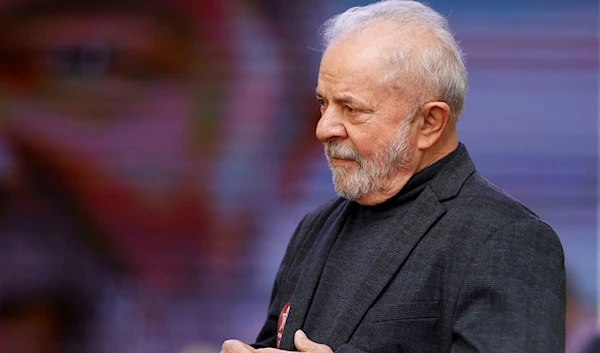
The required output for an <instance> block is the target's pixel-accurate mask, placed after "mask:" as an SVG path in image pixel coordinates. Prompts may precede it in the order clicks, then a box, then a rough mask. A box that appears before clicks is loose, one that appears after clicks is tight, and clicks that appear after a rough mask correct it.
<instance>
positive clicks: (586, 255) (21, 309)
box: [0, 0, 600, 353]
mask: <svg viewBox="0 0 600 353" xmlns="http://www.w3.org/2000/svg"><path fill="white" fill-rule="evenodd" d="M366 3H368V1H350V0H328V1H320V0H297V1H273V0H202V1H197V0H180V1H177V0H172V1H169V0H163V1H161V0H121V1H111V0H86V1H81V0H0V353H5V352H10V353H46V352H61V353H62V352H98V353H100V352H115V353H118V352H127V353H137V352H144V353H153V352H182V353H200V352H216V351H218V349H219V347H220V343H221V342H222V341H223V340H224V339H227V338H232V337H235V338H238V339H242V340H245V341H253V339H254V337H255V335H256V334H257V333H258V330H259V329H260V327H261V325H262V323H263V320H264V319H265V316H266V310H267V305H268V300H269V295H270V291H271V285H272V281H273V279H274V276H275V272H276V270H277V267H278V264H279V261H280V259H281V258H282V256H283V251H284V248H285V245H286V243H287V241H288V239H289V237H290V236H291V234H292V232H293V230H294V228H295V226H296V224H297V222H298V221H299V220H300V219H301V218H302V216H303V215H304V214H305V213H306V212H308V211H310V210H311V209H313V208H314V207H315V206H317V205H319V204H320V203H322V202H324V201H325V200H327V199H328V198H330V197H332V196H334V191H333V187H332V184H331V180H330V174H329V171H328V169H327V165H326V162H325V159H324V158H323V156H322V147H321V145H320V144H319V142H318V141H317V140H316V138H315V137H314V129H315V126H316V121H317V119H318V114H319V113H318V106H317V104H316V103H315V100H314V88H315V85H316V75H317V70H318V63H319V57H320V52H319V51H318V50H317V49H318V48H319V40H318V37H317V31H318V28H319V26H320V24H321V23H322V22H323V21H324V20H325V19H327V18H329V17H330V16H331V15H333V14H335V13H338V12H340V11H343V10H344V9H346V8H348V7H350V6H355V5H362V4H366ZM429 4H430V5H432V6H433V7H434V8H435V9H436V10H438V11H439V12H441V13H442V14H444V15H446V16H447V17H448V18H449V20H450V23H451V25H452V26H453V29H454V31H455V32H456V34H457V37H458V38H459V40H460V42H461V45H462V47H463V49H464V52H465V54H466V57H467V68H468V70H469V74H470V90H469V93H468V97H467V101H466V108H465V112H464V115H463V118H462V121H461V122H460V124H459V126H460V134H461V140H462V141H463V142H464V143H465V144H466V145H467V147H468V148H469V151H470V153H471V155H472V157H473V158H474V159H475V162H476V164H477V165H478V168H479V169H480V171H481V172H482V173H483V174H484V175H486V176H487V177H488V178H489V179H491V180H492V181H493V182H495V183H496V184H498V185H500V186H501V187H502V188H504V189H505V190H507V191H509V192H510V193H511V194H512V195H514V196H515V197H516V198H518V199H519V200H521V201H522V202H524V203H525V204H527V205H528V206H530V207H531V208H532V209H533V210H534V211H535V212H536V213H538V214H539V215H540V216H541V217H542V218H544V219H545V220H546V221H547V222H548V223H550V225H552V226H553V227H554V229H555V230H556V231H557V232H558V234H559V235H560V237H561V239H562V242H563V245H564V250H565V254H566V265H567V269H568V272H569V314H568V318H567V329H568V333H567V334H568V342H567V352H570V353H582V352H584V351H586V346H588V348H587V351H588V352H591V351H594V348H591V346H590V344H592V343H591V342H592V341H593V339H594V337H595V335H596V333H595V327H596V324H595V316H596V314H595V313H596V308H597V305H596V302H597V298H598V291H597V278H598V274H597V271H598V270H597V266H596V264H597V261H598V245H597V240H596V236H597V234H598V217H597V215H598V212H599V210H598V199H597V195H598V189H597V188H598V185H597V184H598V183H597V181H598V134H599V126H598V115H599V109H598V97H599V90H598V52H599V48H598V14H599V9H598V3H597V2H596V1H592V0H571V1H568V2H567V1H560V0H526V1H520V0H509V1H502V2H496V1H480V0H453V1H442V0H431V1H429ZM597 351H600V349H599V350H597Z"/></svg>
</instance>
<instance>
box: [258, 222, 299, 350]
mask: <svg viewBox="0 0 600 353" xmlns="http://www.w3.org/2000/svg"><path fill="white" fill-rule="evenodd" d="M307 217H308V216H304V218H303V219H302V221H300V223H299V224H298V226H297V227H296V230H295V231H294V234H293V235H292V238H291V239H290V242H289V243H288V246H287V249H286V251H285V255H284V256H283V260H282V261H281V264H280V265H279V269H278V270H277V275H276V276H275V283H274V284H273V290H272V292H271V301H270V303H269V312H268V315H267V320H266V321H265V324H264V325H263V327H262V329H261V330H260V333H259V334H258V337H257V338H256V343H254V344H251V346H252V347H254V348H268V347H272V348H274V347H275V343H276V340H277V321H278V320H279V313H280V311H281V308H282V307H283V303H282V302H281V301H282V298H280V295H281V290H280V287H281V285H282V283H284V281H285V277H286V275H287V270H288V266H289V265H290V264H291V262H292V258H293V255H294V253H295V250H296V247H297V246H298V242H299V240H300V238H301V237H302V234H303V233H304V232H303V225H304V224H305V223H307V222H306V219H307Z"/></svg>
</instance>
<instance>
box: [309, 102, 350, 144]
mask: <svg viewBox="0 0 600 353" xmlns="http://www.w3.org/2000/svg"><path fill="white" fill-rule="evenodd" d="M316 135H317V138H318V139H319V141H321V142H326V141H329V140H331V139H336V138H346V137H348V135H347V133H346V128H345V127H344V121H343V116H342V115H341V113H340V112H339V111H338V110H337V109H335V107H332V106H329V107H328V108H327V109H326V110H325V111H324V112H323V114H322V115H321V119H319V123H318V124H317V131H316Z"/></svg>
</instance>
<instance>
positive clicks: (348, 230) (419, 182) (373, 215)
mask: <svg viewBox="0 0 600 353" xmlns="http://www.w3.org/2000/svg"><path fill="white" fill-rule="evenodd" d="M455 154H456V151H454V152H452V153H450V154H449V155H448V156H446V157H444V158H442V159H441V160H439V161H437V162H436V163H434V164H432V165H430V166H429V167H427V168H425V169H423V170H422V171H420V172H418V173H417V174H415V175H413V176H412V177H411V178H410V179H409V180H408V182H407V183H406V185H404V187H403V188H402V189H401V190H400V192H398V193H397V194H396V195H395V196H394V197H392V198H390V199H389V200H387V201H385V202H383V203H381V204H379V205H375V206H362V205H360V204H358V203H356V202H353V203H352V204H351V205H350V207H351V209H350V210H349V212H348V217H347V219H346V223H345V225H344V227H343V228H342V231H341V232H340V234H339V235H338V237H337V239H336V241H335V244H334V246H333V248H332V249H331V252H330V253H329V257H328V258H327V262H326V263H325V268H324V269H323V273H322V274H321V278H320V280H319V284H318V286H317V290H316V293H315V297H314V298H313V303H319V305H316V306H311V309H309V312H308V316H307V318H306V322H305V326H304V327H305V329H307V330H310V332H318V336H319V337H311V339H313V340H315V341H317V342H319V338H323V339H325V338H327V337H332V334H333V332H331V327H327V326H324V325H323V324H322V323H323V322H331V321H330V320H323V318H325V317H332V316H336V315H337V313H338V312H342V310H343V309H344V308H343V305H344V303H347V302H348V301H349V300H350V299H351V298H350V297H349V296H351V295H353V293H350V291H348V290H346V276H343V275H340V274H341V273H352V274H353V276H352V278H360V277H363V276H364V275H366V273H367V271H368V270H369V268H368V267H367V266H364V264H365V263H372V262H373V261H375V259H376V256H377V254H378V251H379V249H380V247H381V244H383V243H384V241H385V240H386V239H384V238H383V237H384V234H385V232H384V231H383V230H384V229H388V228H387V227H388V226H389V223H390V220H391V219H393V218H397V217H403V216H404V215H405V213H406V212H407V211H408V209H409V208H410V206H411V204H412V203H413V202H414V201H415V200H416V199H417V197H418V196H419V195H420V194H421V192H422V191H423V190H424V189H425V188H426V187H427V185H428V184H429V182H430V181H431V180H432V179H433V178H434V177H435V175H436V174H437V173H438V172H439V171H440V170H441V169H442V168H443V167H444V165H446V164H447V163H448V162H449V161H450V160H451V159H452V158H453V156H454V155H455ZM357 259H360V261H356V260H357ZM361 265H362V266H361ZM357 275H358V276H357ZM314 307H318V308H325V310H320V311H317V310H313V308H314Z"/></svg>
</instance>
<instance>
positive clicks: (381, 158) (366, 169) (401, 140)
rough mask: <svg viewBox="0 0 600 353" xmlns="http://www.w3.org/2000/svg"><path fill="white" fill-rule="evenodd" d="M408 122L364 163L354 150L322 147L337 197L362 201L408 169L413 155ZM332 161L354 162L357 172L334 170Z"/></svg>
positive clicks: (352, 169)
mask: <svg viewBox="0 0 600 353" xmlns="http://www.w3.org/2000/svg"><path fill="white" fill-rule="evenodd" d="M411 120H412V119H406V120H405V121H404V122H403V123H402V125H401V126H400V127H399V128H398V130H397V131H396V136H395V138H394V139H393V140H392V142H391V143H390V144H389V145H387V146H386V147H385V148H384V149H383V150H382V151H381V152H378V153H377V154H376V155H375V156H374V157H373V158H372V159H370V160H366V159H364V158H363V157H362V156H361V155H360V154H359V153H358V151H357V150H356V148H354V147H353V146H349V145H342V144H340V143H335V142H325V143H324V146H325V156H326V157H327V162H328V164H329V169H330V170H331V173H332V176H333V184H334V186H335V191H336V192H337V193H338V195H340V196H341V197H344V198H346V199H349V200H357V199H361V198H363V197H365V196H367V195H369V194H372V193H374V192H376V191H378V190H380V189H382V187H383V186H384V184H385V183H386V182H387V181H388V180H389V179H390V178H391V177H392V176H394V175H396V174H397V173H398V172H400V171H402V170H404V169H407V168H408V167H409V165H410V162H411V157H412V155H413V152H414V146H412V145H411V143H410V122H411ZM333 158H339V159H349V160H354V161H356V162H357V163H358V169H355V168H342V167H333V166H332V165H331V159H333Z"/></svg>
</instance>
